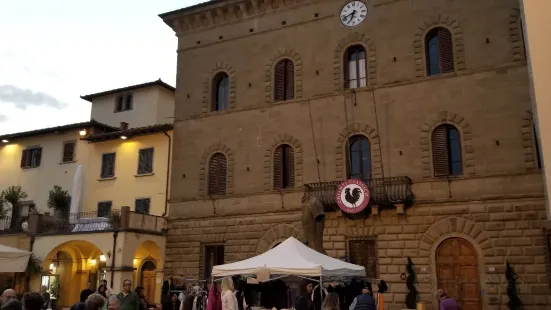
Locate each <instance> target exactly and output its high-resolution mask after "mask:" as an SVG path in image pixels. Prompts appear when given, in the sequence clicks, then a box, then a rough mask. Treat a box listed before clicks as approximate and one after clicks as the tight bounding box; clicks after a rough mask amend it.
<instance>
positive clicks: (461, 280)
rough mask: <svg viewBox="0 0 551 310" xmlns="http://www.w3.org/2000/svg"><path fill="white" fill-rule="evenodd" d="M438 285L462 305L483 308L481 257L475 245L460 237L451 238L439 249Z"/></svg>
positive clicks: (475, 309) (437, 254) (462, 307)
mask: <svg viewBox="0 0 551 310" xmlns="http://www.w3.org/2000/svg"><path fill="white" fill-rule="evenodd" d="M436 276H437V279H438V288H441V289H443V290H444V291H446V293H448V295H449V296H451V297H452V298H453V299H455V300H456V301H457V304H458V306H459V307H460V308H461V309H469V310H480V309H482V305H481V303H482V302H481V298H480V279H479V274H478V257H477V255H476V251H475V249H474V248H473V246H472V245H471V244H470V243H469V242H468V241H466V240H465V239H461V238H450V239H447V240H445V241H444V242H442V243H441V244H440V246H439V247H438V249H437V250H436Z"/></svg>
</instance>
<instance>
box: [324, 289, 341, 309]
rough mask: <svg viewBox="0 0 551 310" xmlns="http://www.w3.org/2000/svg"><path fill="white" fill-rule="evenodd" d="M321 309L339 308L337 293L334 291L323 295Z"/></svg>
mask: <svg viewBox="0 0 551 310" xmlns="http://www.w3.org/2000/svg"><path fill="white" fill-rule="evenodd" d="M321 309H323V310H340V307H339V295H337V294H335V293H329V294H327V297H325V300H324V301H323V304H322V306H321Z"/></svg>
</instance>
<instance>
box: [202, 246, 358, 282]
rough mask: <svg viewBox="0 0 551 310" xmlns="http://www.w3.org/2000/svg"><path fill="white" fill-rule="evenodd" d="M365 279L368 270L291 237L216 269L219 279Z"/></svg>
mask: <svg viewBox="0 0 551 310" xmlns="http://www.w3.org/2000/svg"><path fill="white" fill-rule="evenodd" d="M259 271H268V272H270V273H272V274H279V275H297V276H322V275H323V276H341V277H352V276H359V277H365V268H364V267H363V266H358V265H354V264H350V263H346V262H343V261H341V260H338V259H335V258H332V257H329V256H327V255H323V254H321V253H319V252H317V251H315V250H313V249H311V248H309V247H307V246H306V245H304V244H303V243H302V242H300V241H298V240H297V239H295V238H293V237H289V238H288V239H287V240H285V241H283V242H282V243H281V244H279V245H278V246H276V247H275V248H273V249H271V250H269V251H267V252H265V253H262V254H260V255H257V256H255V257H251V258H249V259H246V260H243V261H240V262H235V263H230V264H225V265H218V266H214V267H213V268H212V275H213V276H215V277H223V276H231V275H237V274H256V273H257V272H259Z"/></svg>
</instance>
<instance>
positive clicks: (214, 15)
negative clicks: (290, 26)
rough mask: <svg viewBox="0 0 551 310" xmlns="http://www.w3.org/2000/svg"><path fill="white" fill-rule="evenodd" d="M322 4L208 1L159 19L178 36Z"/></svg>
mask: <svg viewBox="0 0 551 310" xmlns="http://www.w3.org/2000/svg"><path fill="white" fill-rule="evenodd" d="M323 1H327V0H317V1H312V0H223V1H220V0H219V1H216V0H211V1H209V2H205V3H201V4H199V5H196V6H192V7H189V8H184V9H182V10H177V11H174V12H168V13H165V14H161V15H159V16H160V17H161V18H162V19H163V21H164V22H165V23H166V24H167V25H169V26H170V27H171V28H172V30H174V32H175V33H176V35H177V36H178V35H181V34H183V33H188V32H192V31H197V30H205V29H209V28H214V27H220V26H223V25H226V24H230V23H235V22H239V21H245V20H247V19H251V18H258V17H260V16H261V15H264V14H268V13H273V12H276V11H281V10H287V9H291V8H295V7H297V6H301V5H304V4H307V3H309V4H314V3H318V2H323Z"/></svg>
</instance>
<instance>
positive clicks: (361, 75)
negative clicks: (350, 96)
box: [343, 45, 367, 89]
mask: <svg viewBox="0 0 551 310" xmlns="http://www.w3.org/2000/svg"><path fill="white" fill-rule="evenodd" d="M366 56H367V54H366V50H365V48H364V47H363V46H362V45H353V46H350V47H349V48H348V49H347V50H346V53H344V59H343V68H344V75H343V76H344V88H345V89H353V88H359V87H366V86H367V57H366Z"/></svg>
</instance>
